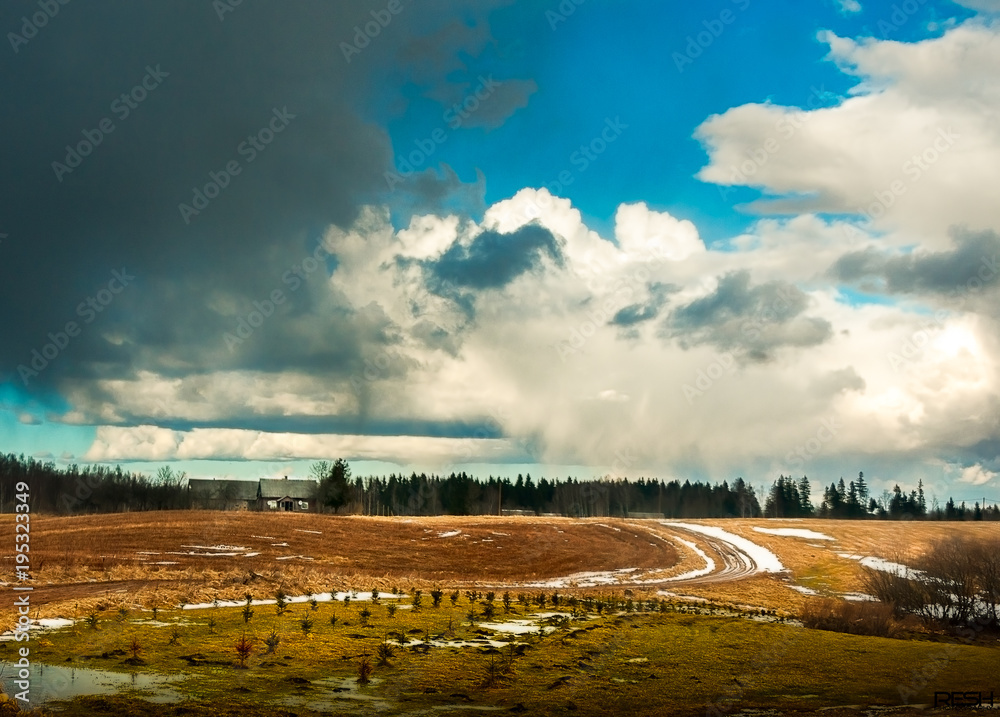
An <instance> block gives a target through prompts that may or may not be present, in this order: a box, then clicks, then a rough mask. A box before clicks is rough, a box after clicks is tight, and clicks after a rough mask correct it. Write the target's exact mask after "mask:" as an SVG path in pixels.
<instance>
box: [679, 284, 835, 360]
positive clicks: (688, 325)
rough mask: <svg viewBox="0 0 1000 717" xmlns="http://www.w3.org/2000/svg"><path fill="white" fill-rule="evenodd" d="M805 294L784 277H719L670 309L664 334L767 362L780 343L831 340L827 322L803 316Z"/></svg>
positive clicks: (807, 343) (811, 343)
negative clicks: (753, 283) (756, 282)
mask: <svg viewBox="0 0 1000 717" xmlns="http://www.w3.org/2000/svg"><path fill="white" fill-rule="evenodd" d="M808 305H809V297H808V296H807V295H806V294H805V293H804V292H802V290H801V289H799V288H798V287H796V286H793V285H791V284H789V283H787V282H782V281H769V282H766V283H764V284H760V285H758V286H751V285H750V272H749V271H739V272H735V273H731V274H727V275H725V276H723V277H721V278H720V279H719V282H718V285H717V286H716V288H715V290H714V291H712V292H711V293H709V294H708V295H706V296H703V297H700V298H698V299H695V300H694V301H692V302H690V303H689V304H686V305H684V306H679V307H678V308H676V309H674V311H673V312H671V314H670V316H669V317H668V318H667V320H666V321H665V322H664V324H663V327H662V335H663V336H665V337H668V338H674V339H678V340H679V341H680V344H681V346H684V347H688V346H694V345H699V344H711V345H713V346H716V347H717V348H719V349H722V350H724V351H731V350H734V349H735V350H737V351H738V352H739V353H740V355H741V356H742V355H744V354H745V355H746V356H747V357H748V358H750V359H751V360H755V361H765V360H768V359H770V358H772V357H773V355H774V352H775V351H776V350H777V349H779V348H781V347H783V346H798V347H804V346H815V345H817V344H820V343H822V342H824V341H826V340H827V339H828V338H830V335H831V333H832V329H831V325H830V322H829V321H826V320H825V319H822V318H818V317H803V316H801V314H802V313H803V312H804V311H805V310H806V308H807V307H808Z"/></svg>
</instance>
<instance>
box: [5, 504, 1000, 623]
mask: <svg viewBox="0 0 1000 717" xmlns="http://www.w3.org/2000/svg"><path fill="white" fill-rule="evenodd" d="M683 522H686V523H691V524H701V525H714V526H718V527H722V528H723V529H724V530H726V531H728V532H730V533H733V534H735V535H738V536H741V537H743V538H746V539H747V540H750V541H752V542H753V543H755V544H757V545H759V546H762V547H764V548H767V549H768V550H770V551H772V552H773V553H774V554H775V555H777V556H778V558H779V559H780V561H781V563H782V565H783V566H784V567H786V568H787V569H788V571H787V573H784V574H770V573H760V574H756V575H750V576H743V577H739V578H738V579H727V580H713V579H711V577H710V576H709V577H708V578H706V579H693V580H685V581H681V582H677V583H656V582H653V580H656V579H659V578H664V577H670V576H676V575H678V574H681V573H685V572H688V571H692V570H697V569H699V568H702V567H703V566H704V559H703V558H702V557H700V556H699V555H697V554H696V553H695V552H694V551H692V550H691V549H689V548H687V547H685V546H684V545H682V544H681V543H679V542H678V540H677V537H678V530H676V529H675V528H672V527H669V526H664V525H662V524H661V523H660V522H659V521H655V520H617V519H586V520H577V519H569V518H550V517H545V518H524V517H516V518H507V517H504V518H501V517H493V516H475V517H452V516H442V517H433V518H384V517H360V516H326V515H289V514H261V513H236V512H229V513H226V512H217V511H183V512H159V513H155V512H154V513H128V514H116V515H87V516H72V517H45V516H42V517H35V518H33V520H32V522H31V556H32V567H33V571H34V577H35V581H36V582H35V585H36V588H35V593H34V598H33V601H32V602H33V604H34V605H35V606H36V609H37V610H38V616H41V617H57V616H59V617H75V616H79V615H81V614H84V613H85V612H87V611H89V610H91V609H94V608H97V609H107V608H110V607H114V606H118V605H122V604H125V605H128V606H143V605H145V606H149V605H150V604H152V603H154V602H155V603H157V604H160V605H163V606H167V605H172V604H177V603H178V602H180V601H184V602H188V603H193V602H208V601H211V600H213V599H214V598H220V599H240V598H242V596H243V595H244V594H245V593H246V592H247V590H250V591H251V592H253V593H254V594H255V595H259V596H273V593H274V591H275V590H277V589H278V588H279V587H280V588H282V589H284V590H285V591H286V592H287V593H288V594H292V595H294V594H304V593H306V592H315V593H319V592H325V591H330V590H331V589H357V590H368V589H371V588H372V587H375V588H377V589H379V590H382V591H388V590H390V589H391V588H392V587H398V588H400V589H409V588H413V587H418V588H430V587H433V586H437V585H440V586H444V587H469V586H493V585H495V586H508V585H509V586H521V585H526V584H527V585H531V584H534V583H538V582H542V581H546V580H551V579H554V578H561V577H565V576H573V575H575V574H579V573H584V572H600V571H613V570H618V569H624V568H636V569H637V571H636V573H635V574H636V575H640V574H641V575H644V576H645V577H644V581H640V582H635V583H631V584H630V581H629V577H630V576H629V575H621V576H618V580H617V581H616V583H615V584H614V585H609V586H608V587H621V588H625V587H631V588H633V589H635V591H636V592H637V593H640V594H650V593H654V592H655V591H656V590H658V589H663V590H669V591H672V592H675V593H677V594H679V595H683V596H692V597H701V598H707V599H712V600H717V601H721V602H730V603H736V604H743V605H750V606H753V607H765V608H768V609H777V610H779V611H781V612H784V613H787V614H797V613H798V612H799V610H800V609H801V606H802V603H803V601H804V600H805V599H807V598H806V596H804V595H803V594H802V592H797V591H796V590H795V589H792V588H791V586H792V585H796V586H799V587H803V588H807V589H808V590H811V591H813V592H815V593H817V594H820V595H834V596H836V595H842V594H845V593H857V592H861V591H862V585H861V581H860V576H861V570H860V568H859V564H858V561H857V560H856V559H852V558H848V557H842V556H844V555H860V556H880V557H886V558H892V559H899V560H901V561H903V562H907V561H909V560H911V559H913V558H914V557H916V556H917V555H919V554H920V553H922V552H923V551H924V550H926V548H927V546H928V545H929V544H930V543H931V542H932V541H934V540H936V539H940V538H944V537H948V536H951V535H958V534H963V535H970V536H976V535H980V536H987V535H991V536H996V535H998V534H1000V525H997V524H992V523H932V522H926V523H925V522H920V523H917V522H891V523H890V522H876V521H863V522H862V521H835V520H808V521H802V520H760V519H756V520H692V521H683ZM13 525H14V521H13V516H10V515H6V516H0V545H5V546H13V544H14V533H13ZM755 528H764V529H767V530H773V529H784V528H787V529H799V530H801V529H806V530H811V531H814V532H817V533H820V534H822V535H825V536H828V537H829V538H832V540H823V539H811V538H803V537H795V536H779V535H772V534H768V533H762V532H759V531H757V530H755ZM684 538H685V539H687V540H688V541H689V542H693V543H695V544H696V545H698V546H699V547H700V548H701V549H702V550H703V551H704V552H705V553H706V554H708V555H710V556H713V557H714V559H715V560H716V562H717V563H719V565H721V564H722V563H723V558H721V557H720V556H719V555H718V554H717V552H716V551H715V550H714V549H713V546H712V545H711V544H710V543H709V542H707V541H706V540H704V538H703V537H702V536H699V535H697V534H693V533H692V534H684ZM0 560H2V563H0V565H2V573H0V575H2V576H3V578H2V579H3V580H5V581H7V580H10V576H12V574H13V555H12V552H11V553H8V552H5V551H4V552H0ZM650 576H652V578H651V577H650ZM574 585H575V583H574V582H573V581H567V582H566V583H565V584H564V585H562V587H566V588H569V589H570V590H571V589H572V587H573V586H574ZM8 602H9V601H3V602H2V603H0V627H3V628H9V627H10V624H11V623H12V620H13V617H14V615H13V611H12V608H8V607H7V603H8Z"/></svg>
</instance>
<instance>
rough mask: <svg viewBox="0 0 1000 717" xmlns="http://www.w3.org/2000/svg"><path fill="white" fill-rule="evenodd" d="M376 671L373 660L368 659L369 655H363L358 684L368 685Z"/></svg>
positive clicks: (359, 664) (359, 666)
mask: <svg viewBox="0 0 1000 717" xmlns="http://www.w3.org/2000/svg"><path fill="white" fill-rule="evenodd" d="M374 671H375V668H374V667H372V661H371V660H369V659H368V655H363V656H362V657H361V662H359V663H358V684H359V685H367V684H368V683H369V682H371V681H372V672H374Z"/></svg>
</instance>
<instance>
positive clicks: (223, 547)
mask: <svg viewBox="0 0 1000 717" xmlns="http://www.w3.org/2000/svg"><path fill="white" fill-rule="evenodd" d="M181 547H182V548H191V549H192V550H215V551H219V550H224V551H226V552H245V551H247V550H250V548H244V547H242V546H240V545H182V546H181Z"/></svg>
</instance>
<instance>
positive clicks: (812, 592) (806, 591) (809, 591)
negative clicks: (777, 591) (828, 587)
mask: <svg viewBox="0 0 1000 717" xmlns="http://www.w3.org/2000/svg"><path fill="white" fill-rule="evenodd" d="M788 587H790V588H791V589H792V590H794V591H795V592H799V593H802V594H803V595H819V593H818V592H816V591H815V590H813V589H812V588H807V587H805V586H804V585H789V586H788Z"/></svg>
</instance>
